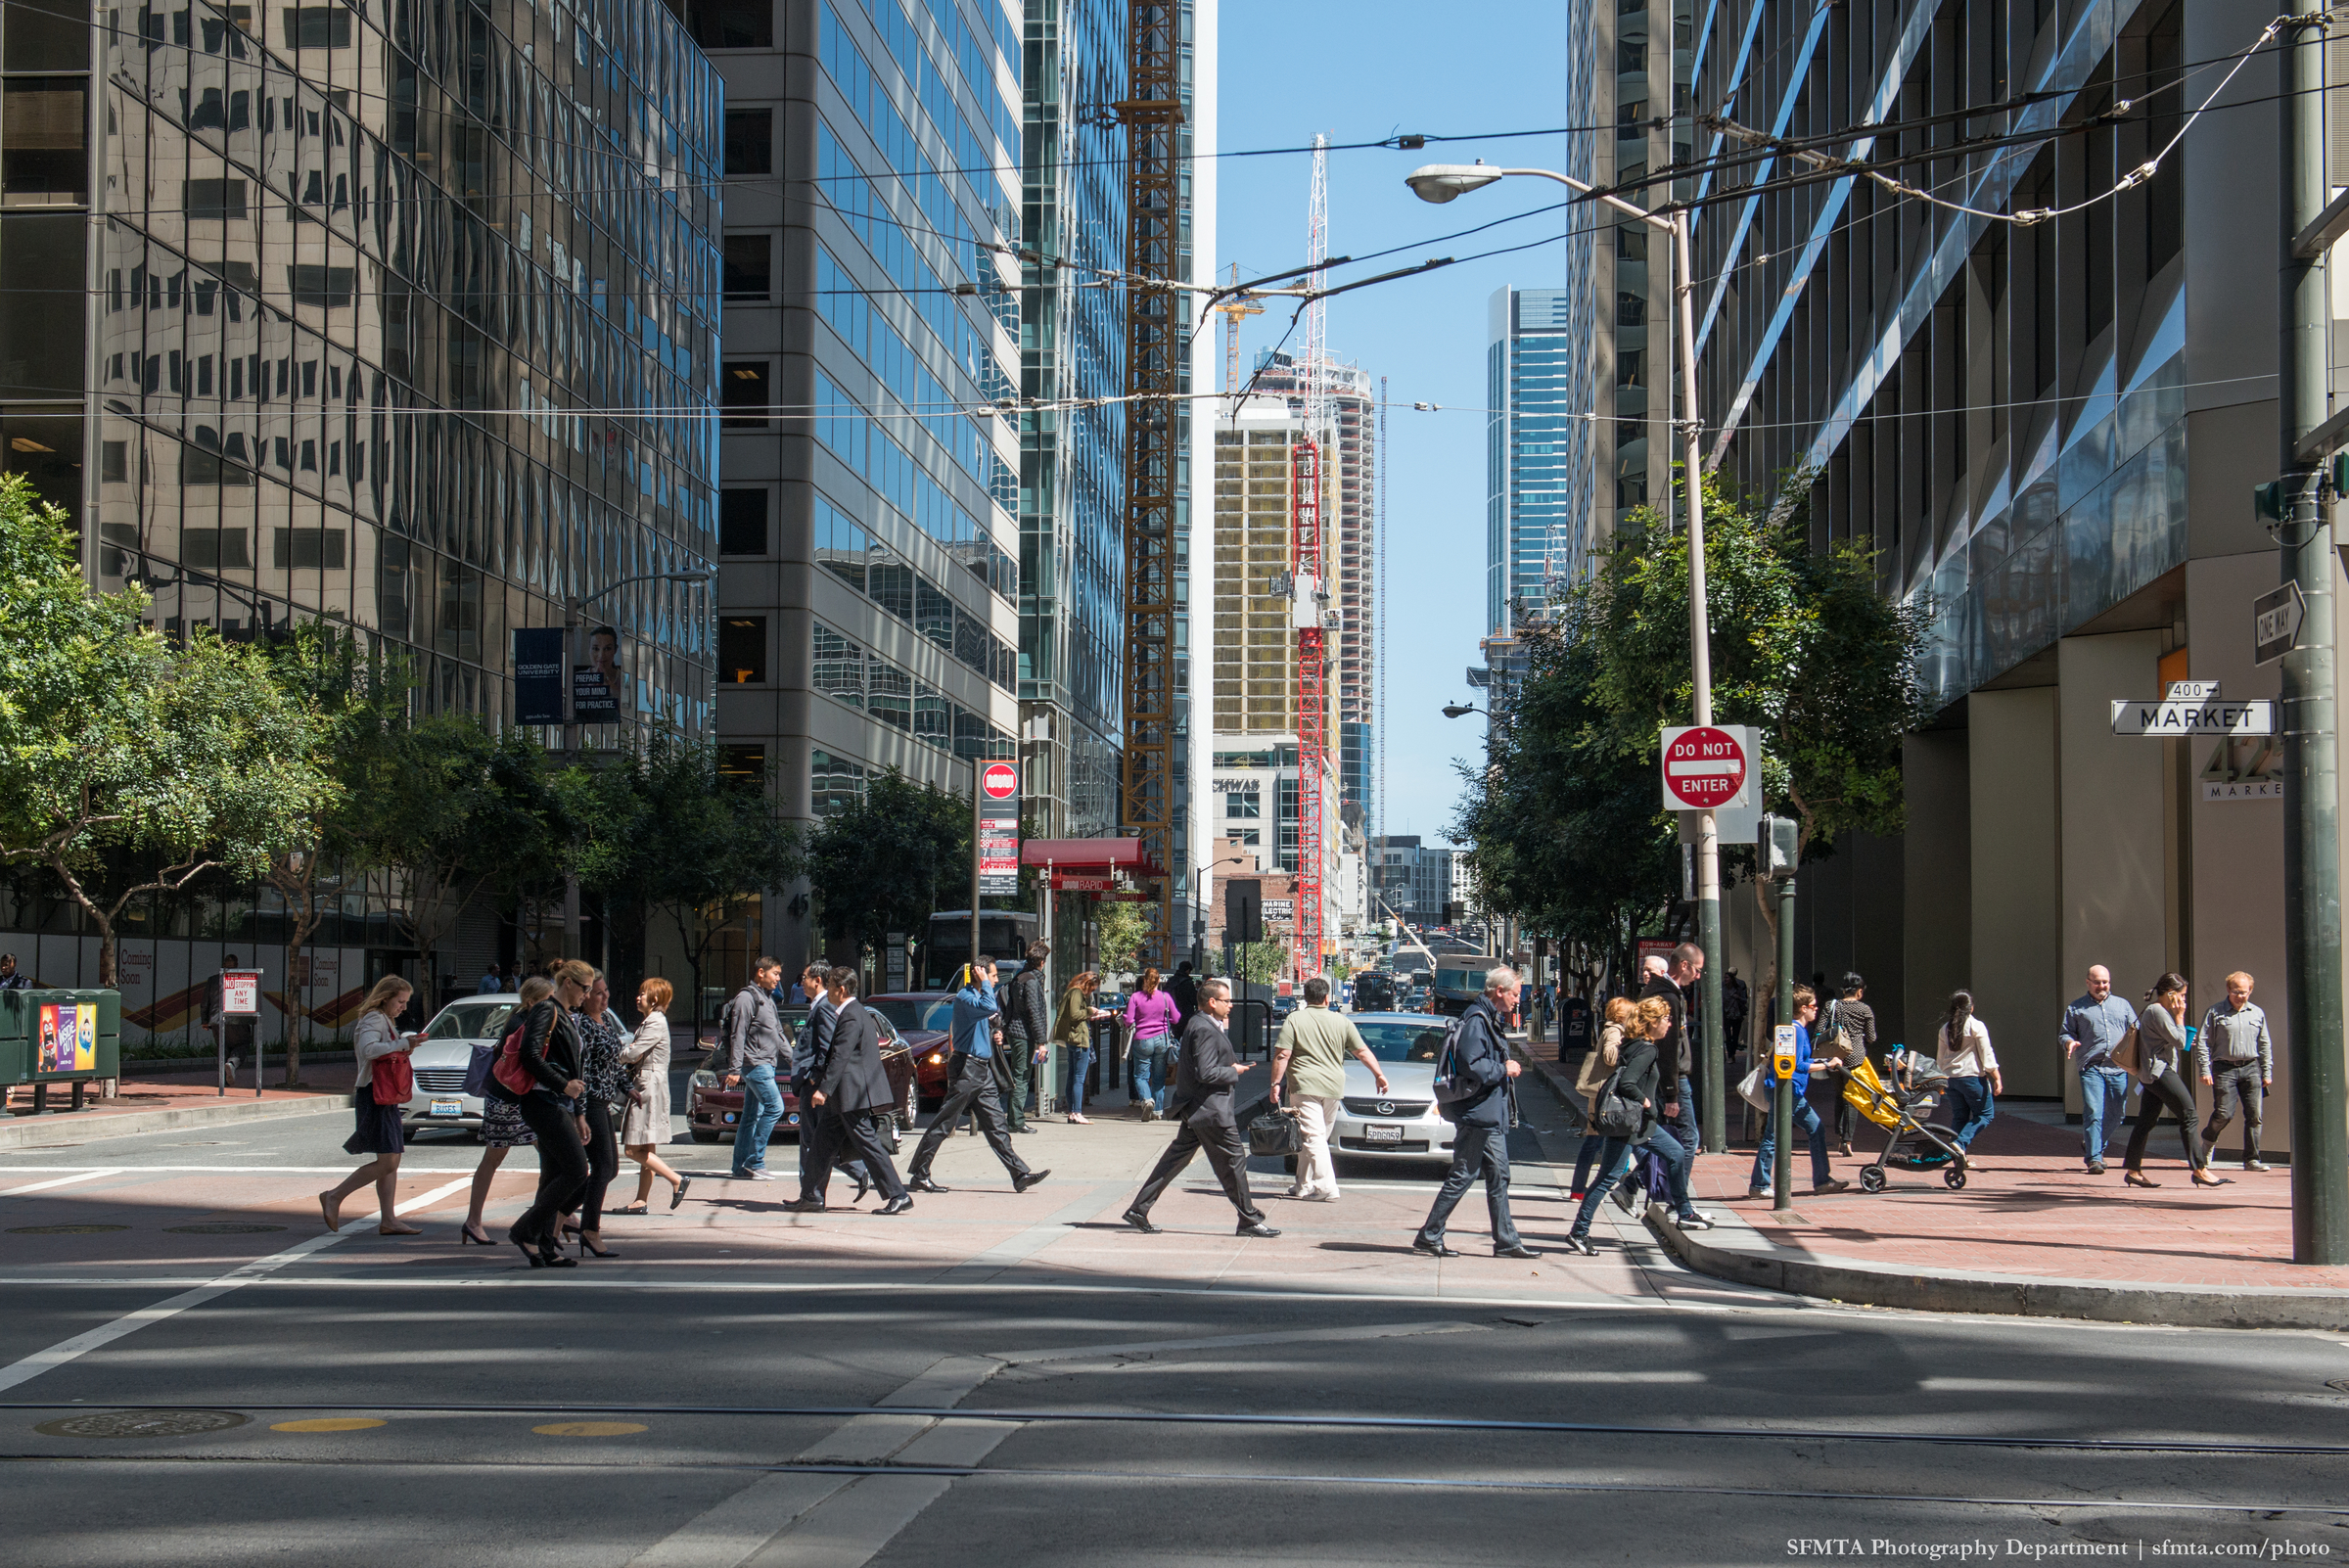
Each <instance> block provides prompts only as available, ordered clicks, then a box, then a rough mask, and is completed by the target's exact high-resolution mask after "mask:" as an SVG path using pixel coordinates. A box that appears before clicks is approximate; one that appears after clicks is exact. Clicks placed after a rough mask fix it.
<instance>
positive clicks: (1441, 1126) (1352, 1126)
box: [1329, 1013, 1451, 1165]
mask: <svg viewBox="0 0 2349 1568" xmlns="http://www.w3.org/2000/svg"><path fill="white" fill-rule="evenodd" d="M1348 1016H1349V1017H1351V1018H1352V1019H1353V1021H1354V1027H1355V1028H1356V1029H1359V1030H1360V1031H1361V1034H1362V1042H1363V1043H1364V1044H1366V1045H1368V1046H1369V1047H1370V1054H1371V1055H1373V1056H1375V1057H1377V1058H1378V1060H1379V1065H1380V1066H1381V1067H1383V1068H1384V1069H1385V1070H1386V1075H1387V1091H1386V1092H1385V1093H1384V1094H1381V1093H1380V1092H1379V1091H1378V1084H1377V1082H1376V1081H1375V1080H1374V1079H1372V1078H1371V1076H1370V1070H1369V1069H1368V1068H1366V1067H1364V1066H1363V1065H1362V1064H1361V1063H1360V1062H1359V1060H1357V1059H1355V1058H1353V1057H1348V1058H1347V1060H1346V1095H1345V1099H1344V1101H1343V1103H1342V1104H1341V1105H1340V1106H1339V1109H1338V1122H1337V1126H1336V1127H1335V1128H1334V1129H1332V1130H1331V1131H1330V1140H1331V1141H1330V1149H1329V1152H1330V1154H1331V1156H1332V1157H1333V1158H1338V1159H1343V1158H1345V1157H1346V1156H1349V1155H1359V1156H1362V1157H1365V1158H1377V1159H1382V1160H1413V1161H1418V1162H1421V1163H1423V1164H1428V1165H1450V1164H1451V1123H1450V1122H1447V1121H1445V1120H1444V1118H1443V1117H1441V1116H1439V1115H1438V1114H1437V1113H1436V1089H1435V1078H1436V1060H1437V1058H1438V1057H1440V1056H1442V1055H1443V1054H1444V1032H1445V1026H1446V1025H1447V1024H1449V1023H1450V1022H1451V1020H1449V1019H1444V1018H1435V1017H1431V1016H1429V1015H1428V1014H1426V1013H1353V1014H1349V1015H1348Z"/></svg>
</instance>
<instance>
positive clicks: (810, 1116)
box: [800, 1100, 905, 1203]
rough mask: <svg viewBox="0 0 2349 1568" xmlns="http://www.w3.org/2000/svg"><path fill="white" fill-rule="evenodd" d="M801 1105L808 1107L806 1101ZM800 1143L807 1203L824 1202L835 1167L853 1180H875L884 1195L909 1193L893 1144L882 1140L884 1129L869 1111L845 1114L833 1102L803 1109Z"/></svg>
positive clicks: (802, 1197) (802, 1192)
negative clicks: (893, 1158) (893, 1154)
mask: <svg viewBox="0 0 2349 1568" xmlns="http://www.w3.org/2000/svg"><path fill="white" fill-rule="evenodd" d="M801 1104H802V1105H803V1106H806V1101H805V1100H803V1101H801ZM800 1146H801V1150H802V1153H801V1160H800V1201H801V1202H803V1203H821V1202H823V1200H824V1189H825V1187H827V1186H829V1185H830V1184H831V1181H832V1173H833V1172H834V1171H835V1170H837V1171H840V1172H842V1173H843V1174H844V1175H847V1176H849V1177H850V1178H851V1179H852V1180H853V1179H857V1178H858V1177H861V1178H862V1179H864V1180H866V1181H869V1182H871V1183H872V1184H873V1185H874V1186H876V1187H878V1188H880V1190H881V1196H883V1197H884V1198H901V1197H903V1196H904V1195H905V1183H904V1182H903V1181H901V1180H899V1179H898V1168H897V1166H896V1165H895V1164H894V1163H893V1162H892V1161H891V1160H890V1158H889V1145H888V1144H886V1143H884V1142H882V1141H881V1130H880V1129H879V1128H876V1127H875V1126H873V1118H872V1114H871V1113H870V1112H868V1111H859V1112H858V1113H857V1114H856V1115H854V1116H843V1115H841V1114H840V1112H838V1111H835V1110H834V1109H832V1107H830V1106H829V1105H819V1106H813V1107H809V1108H807V1109H803V1110H802V1111H801V1112H800Z"/></svg>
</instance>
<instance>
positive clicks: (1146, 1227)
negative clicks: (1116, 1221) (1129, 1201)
mask: <svg viewBox="0 0 2349 1568" xmlns="http://www.w3.org/2000/svg"><path fill="white" fill-rule="evenodd" d="M1119 1218H1121V1219H1123V1220H1124V1221H1125V1222H1127V1223H1128V1224H1129V1225H1131V1226H1133V1228H1134V1229H1136V1230H1138V1231H1140V1232H1141V1233H1142V1234H1143V1235H1145V1236H1155V1235H1157V1234H1158V1233H1159V1232H1160V1231H1161V1230H1164V1229H1165V1228H1166V1226H1164V1225H1154V1224H1152V1223H1151V1222H1150V1217H1149V1216H1148V1215H1146V1214H1144V1213H1142V1211H1141V1210H1139V1209H1128V1210H1127V1211H1126V1212H1125V1214H1123V1215H1122V1216H1120V1217H1119Z"/></svg>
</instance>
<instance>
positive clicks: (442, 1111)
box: [430, 1100, 465, 1116]
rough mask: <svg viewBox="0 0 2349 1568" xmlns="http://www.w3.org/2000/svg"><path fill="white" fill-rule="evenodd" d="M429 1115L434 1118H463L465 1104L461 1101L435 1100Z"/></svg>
mask: <svg viewBox="0 0 2349 1568" xmlns="http://www.w3.org/2000/svg"><path fill="white" fill-rule="evenodd" d="M430 1114H431V1115H434V1116H463V1115H464V1114H465V1102H464V1101H463V1100H435V1101H433V1108H432V1111H431V1112H430Z"/></svg>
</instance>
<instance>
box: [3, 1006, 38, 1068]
mask: <svg viewBox="0 0 2349 1568" xmlns="http://www.w3.org/2000/svg"><path fill="white" fill-rule="evenodd" d="M31 994H32V992H28V991H0V1088H7V1087H13V1086H14V1085H16V1084H29V1083H31V1082H32V1043H31V1040H32V1020H33V1018H34V1017H35V1016H36V1014H35V1013H34V1011H33V1009H32V1008H30V1007H28V1006H26V1005H25V1001H24V998H26V997H27V996H30V995H31Z"/></svg>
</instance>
